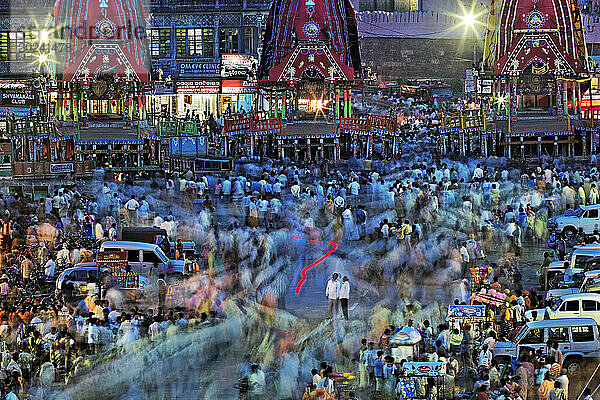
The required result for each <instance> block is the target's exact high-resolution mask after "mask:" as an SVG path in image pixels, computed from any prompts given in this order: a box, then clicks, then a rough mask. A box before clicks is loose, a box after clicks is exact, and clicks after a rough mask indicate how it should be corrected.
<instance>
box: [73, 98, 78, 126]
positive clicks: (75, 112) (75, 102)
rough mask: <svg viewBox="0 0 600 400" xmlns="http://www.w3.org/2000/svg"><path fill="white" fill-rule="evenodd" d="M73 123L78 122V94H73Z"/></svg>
mask: <svg viewBox="0 0 600 400" xmlns="http://www.w3.org/2000/svg"><path fill="white" fill-rule="evenodd" d="M73 121H75V122H77V121H79V93H73Z"/></svg>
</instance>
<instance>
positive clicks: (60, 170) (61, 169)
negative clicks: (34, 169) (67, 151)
mask: <svg viewBox="0 0 600 400" xmlns="http://www.w3.org/2000/svg"><path fill="white" fill-rule="evenodd" d="M70 172H73V163H64V164H50V173H51V174H68V173H70Z"/></svg>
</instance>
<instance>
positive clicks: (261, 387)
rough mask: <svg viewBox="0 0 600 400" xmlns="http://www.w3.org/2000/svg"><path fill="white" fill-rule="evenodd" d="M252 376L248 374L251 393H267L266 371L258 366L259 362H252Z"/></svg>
mask: <svg viewBox="0 0 600 400" xmlns="http://www.w3.org/2000/svg"><path fill="white" fill-rule="evenodd" d="M250 371H251V373H250V376H248V385H249V386H250V393H251V394H253V395H254V396H256V395H263V394H265V389H266V386H267V384H266V381H265V373H264V372H263V371H262V370H261V369H260V368H258V365H257V364H252V366H251V367H250Z"/></svg>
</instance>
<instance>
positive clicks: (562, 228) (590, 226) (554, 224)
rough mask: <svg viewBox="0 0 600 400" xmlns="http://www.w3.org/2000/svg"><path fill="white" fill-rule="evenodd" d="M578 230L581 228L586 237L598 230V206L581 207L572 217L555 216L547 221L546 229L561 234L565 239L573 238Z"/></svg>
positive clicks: (599, 221) (599, 224)
mask: <svg viewBox="0 0 600 400" xmlns="http://www.w3.org/2000/svg"><path fill="white" fill-rule="evenodd" d="M579 228H583V232H584V233H585V234H586V235H591V234H592V233H594V230H600V204H593V205H589V206H581V207H580V208H578V209H577V210H575V212H574V213H573V215H569V216H566V215H557V216H556V217H552V218H550V219H549V220H548V229H549V230H551V231H554V232H561V233H562V234H563V235H565V237H571V236H574V235H575V234H577V232H578V231H579Z"/></svg>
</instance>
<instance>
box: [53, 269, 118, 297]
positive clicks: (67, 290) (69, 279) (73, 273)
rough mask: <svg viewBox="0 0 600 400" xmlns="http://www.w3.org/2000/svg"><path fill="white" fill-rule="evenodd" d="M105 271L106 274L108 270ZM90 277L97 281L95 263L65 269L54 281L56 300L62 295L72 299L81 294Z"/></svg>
mask: <svg viewBox="0 0 600 400" xmlns="http://www.w3.org/2000/svg"><path fill="white" fill-rule="evenodd" d="M106 271H107V272H108V269H106ZM90 275H91V276H93V277H94V279H96V280H97V279H98V267H97V266H96V263H95V262H85V263H81V264H77V265H76V266H74V267H72V268H67V269H65V270H64V271H63V272H61V274H60V275H59V276H58V278H57V279H56V288H55V294H56V298H61V296H62V295H67V297H73V296H75V295H77V294H81V293H83V291H84V290H85V288H86V287H87V284H88V283H89V277H90Z"/></svg>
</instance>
